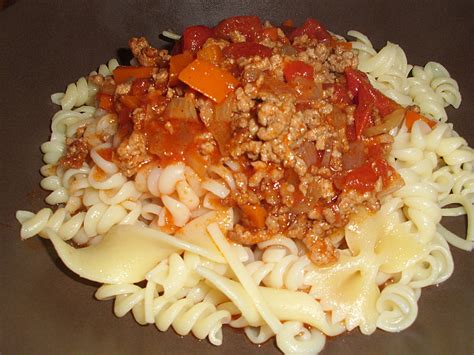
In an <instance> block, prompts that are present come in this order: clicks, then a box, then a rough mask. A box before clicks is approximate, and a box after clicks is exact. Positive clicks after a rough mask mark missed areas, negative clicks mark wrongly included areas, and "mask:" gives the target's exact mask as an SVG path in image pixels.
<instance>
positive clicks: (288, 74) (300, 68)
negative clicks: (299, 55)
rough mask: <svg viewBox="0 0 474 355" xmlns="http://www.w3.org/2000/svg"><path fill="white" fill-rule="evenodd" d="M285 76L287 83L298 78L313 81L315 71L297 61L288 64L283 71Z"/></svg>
mask: <svg viewBox="0 0 474 355" xmlns="http://www.w3.org/2000/svg"><path fill="white" fill-rule="evenodd" d="M283 75H285V79H286V81H287V82H291V81H293V80H294V79H295V78H296V77H303V78H307V79H311V80H312V79H313V76H314V69H313V67H312V66H311V65H309V64H306V63H305V62H303V61H301V60H295V61H291V62H289V63H287V64H286V65H285V68H284V69H283Z"/></svg>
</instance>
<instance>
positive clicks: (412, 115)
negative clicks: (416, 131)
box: [405, 111, 436, 132]
mask: <svg viewBox="0 0 474 355" xmlns="http://www.w3.org/2000/svg"><path fill="white" fill-rule="evenodd" d="M418 120H422V121H423V122H425V123H426V124H427V125H428V126H430V128H433V127H434V126H436V121H434V120H430V119H429V118H428V117H425V116H423V115H421V114H419V113H418V112H415V111H407V113H406V114H405V125H406V126H407V128H408V131H409V132H411V128H412V127H413V124H414V123H415V122H416V121H418Z"/></svg>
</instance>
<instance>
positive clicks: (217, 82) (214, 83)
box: [179, 59, 239, 103]
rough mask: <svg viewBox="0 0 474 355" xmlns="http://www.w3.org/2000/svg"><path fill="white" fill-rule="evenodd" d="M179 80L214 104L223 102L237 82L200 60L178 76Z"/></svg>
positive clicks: (215, 67) (220, 70)
mask: <svg viewBox="0 0 474 355" xmlns="http://www.w3.org/2000/svg"><path fill="white" fill-rule="evenodd" d="M179 80H181V81H182V82H184V83H185V84H188V85H189V86H190V87H191V88H193V89H194V90H196V91H199V92H200V93H201V94H203V95H205V96H207V97H209V98H210V99H211V100H213V101H214V102H216V103H219V102H222V101H224V99H225V98H226V97H227V95H228V94H230V93H231V92H232V91H234V90H235V88H236V87H237V86H238V85H239V81H238V80H237V79H236V78H234V76H233V75H232V74H231V73H229V72H228V71H227V70H225V69H221V68H219V67H217V66H215V65H214V64H211V63H209V62H207V61H205V60H202V59H195V60H194V61H193V62H192V63H191V64H189V65H188V66H187V67H186V68H184V69H183V70H182V71H181V73H180V74H179Z"/></svg>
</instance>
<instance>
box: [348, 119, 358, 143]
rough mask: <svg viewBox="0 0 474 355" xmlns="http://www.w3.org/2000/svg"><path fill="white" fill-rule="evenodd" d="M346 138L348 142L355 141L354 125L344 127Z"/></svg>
mask: <svg viewBox="0 0 474 355" xmlns="http://www.w3.org/2000/svg"><path fill="white" fill-rule="evenodd" d="M346 137H347V140H348V141H349V142H354V141H356V140H357V136H356V130H355V124H354V123H353V124H350V125H347V126H346Z"/></svg>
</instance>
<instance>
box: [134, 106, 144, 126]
mask: <svg viewBox="0 0 474 355" xmlns="http://www.w3.org/2000/svg"><path fill="white" fill-rule="evenodd" d="M145 119H146V113H145V110H144V109H143V108H141V107H138V108H136V109H135V110H133V113H132V121H133V129H135V130H137V131H139V130H141V129H142V128H143V126H144V123H145Z"/></svg>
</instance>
